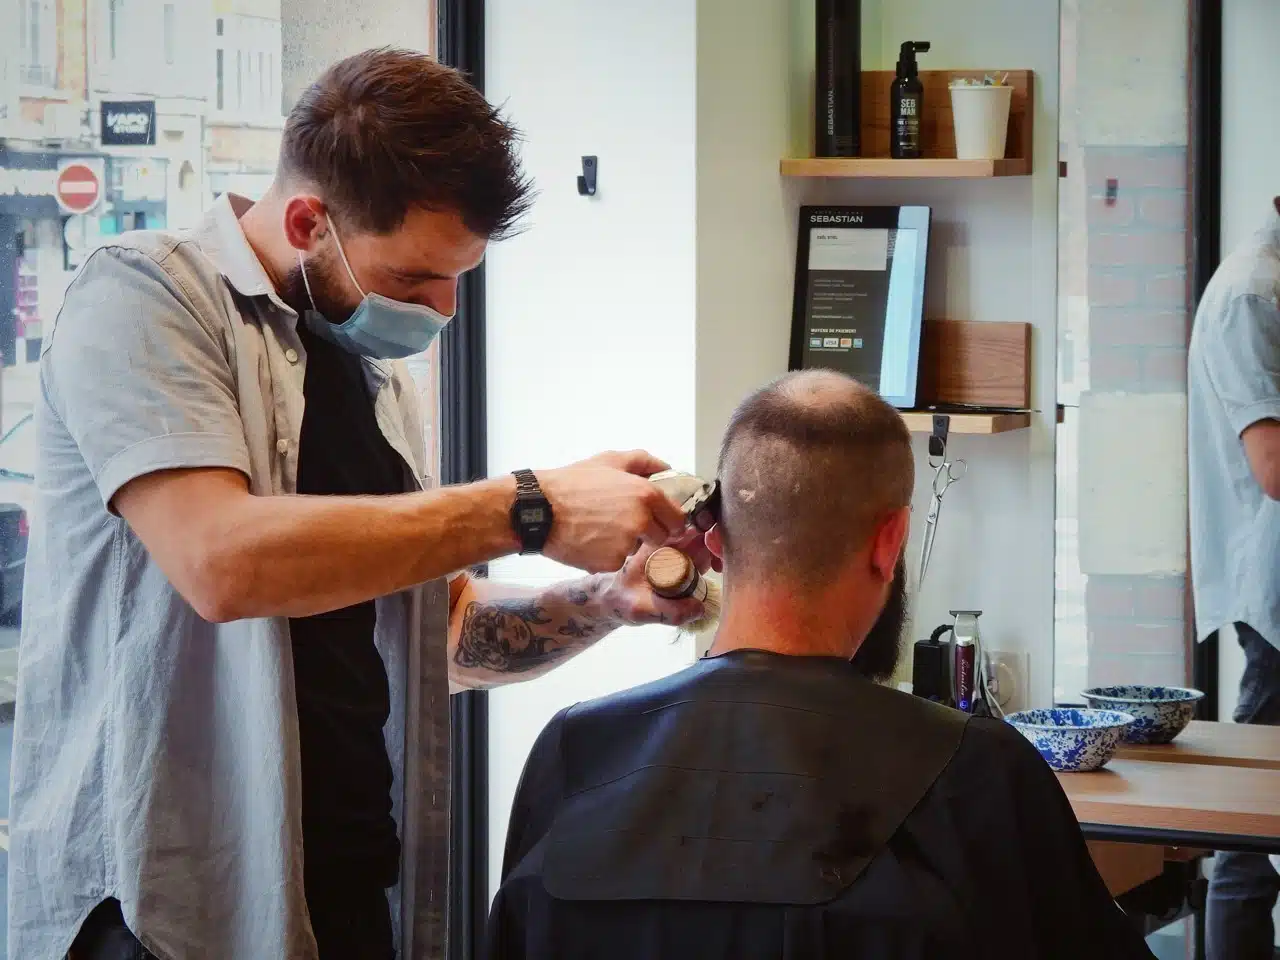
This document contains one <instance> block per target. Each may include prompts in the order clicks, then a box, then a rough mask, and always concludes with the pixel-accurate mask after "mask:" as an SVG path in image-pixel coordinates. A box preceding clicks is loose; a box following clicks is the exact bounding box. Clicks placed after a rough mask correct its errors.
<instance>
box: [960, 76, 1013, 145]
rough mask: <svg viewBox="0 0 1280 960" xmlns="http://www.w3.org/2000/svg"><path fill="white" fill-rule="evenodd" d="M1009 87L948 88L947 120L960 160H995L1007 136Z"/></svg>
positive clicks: (1011, 94) (1010, 88)
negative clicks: (950, 118) (949, 92)
mask: <svg viewBox="0 0 1280 960" xmlns="http://www.w3.org/2000/svg"><path fill="white" fill-rule="evenodd" d="M1012 96H1013V87H1009V86H1001V87H996V86H985V87H952V88H951V116H952V121H953V125H954V127H955V132H956V157H957V159H960V160H999V159H1001V158H1003V157H1004V147H1005V140H1006V138H1007V137H1008V134H1009V101H1010V99H1011V98H1012Z"/></svg>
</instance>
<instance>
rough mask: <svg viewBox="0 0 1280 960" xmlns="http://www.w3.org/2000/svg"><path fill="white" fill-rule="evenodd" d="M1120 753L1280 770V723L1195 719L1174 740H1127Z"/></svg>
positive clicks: (1121, 755)
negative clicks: (1152, 742)
mask: <svg viewBox="0 0 1280 960" xmlns="http://www.w3.org/2000/svg"><path fill="white" fill-rule="evenodd" d="M1116 757H1117V758H1119V759H1124V760H1152V761H1155V762H1160V763H1201V764H1208V765H1213V766H1225V767H1259V768H1262V769H1267V770H1280V727H1264V726H1256V725H1254V724H1248V723H1211V722H1209V721H1207V720H1192V721H1191V723H1189V724H1187V729H1185V730H1183V731H1182V733H1181V734H1179V735H1178V738H1177V739H1176V740H1174V741H1173V743H1167V744H1162V745H1152V744H1137V743H1125V744H1121V746H1120V749H1119V750H1118V751H1116Z"/></svg>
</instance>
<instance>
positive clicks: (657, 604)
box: [600, 542, 702, 627]
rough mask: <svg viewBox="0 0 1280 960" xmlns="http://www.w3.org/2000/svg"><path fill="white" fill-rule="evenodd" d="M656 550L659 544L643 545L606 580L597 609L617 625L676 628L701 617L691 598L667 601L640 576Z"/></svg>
mask: <svg viewBox="0 0 1280 960" xmlns="http://www.w3.org/2000/svg"><path fill="white" fill-rule="evenodd" d="M675 545H676V543H675V542H672V543H669V544H667V546H675ZM660 546H663V544H645V545H644V546H642V547H641V548H640V549H639V550H638V551H636V552H635V553H634V554H632V555H631V556H630V557H628V558H627V562H626V563H624V564H623V565H622V569H621V570H619V571H618V572H617V573H613V574H610V575H608V577H607V578H606V581H605V583H606V585H605V588H604V590H603V591H602V592H601V594H600V606H601V607H603V608H604V610H605V611H606V612H607V613H608V614H609V615H611V616H612V617H613V618H614V619H615V620H617V621H619V622H620V623H629V624H640V623H666V624H670V625H672V626H677V627H678V626H681V625H682V624H686V623H691V622H692V621H694V620H697V619H698V618H699V617H700V616H702V601H700V600H694V599H692V598H691V597H686V598H685V599H683V600H668V599H666V598H665V597H660V596H658V595H657V594H656V593H654V592H653V588H652V587H651V586H649V581H648V580H647V579H646V578H645V575H644V565H645V561H646V560H648V559H649V555H650V554H651V553H653V551H655V550H657V549H658V547H660Z"/></svg>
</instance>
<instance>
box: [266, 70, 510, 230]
mask: <svg viewBox="0 0 1280 960" xmlns="http://www.w3.org/2000/svg"><path fill="white" fill-rule="evenodd" d="M517 140H518V134H517V132H516V130H515V128H514V127H512V126H511V125H510V124H509V123H507V122H506V121H505V120H504V119H502V117H501V116H500V115H499V113H498V111H497V110H496V109H495V108H494V107H492V106H491V105H490V104H489V103H488V101H486V100H485V98H484V97H483V96H482V95H481V94H480V92H479V91H478V90H476V89H475V87H473V86H472V85H471V84H470V83H469V82H468V81H467V79H466V78H465V77H464V76H463V75H462V74H461V73H459V72H458V71H456V70H454V69H452V68H450V67H446V66H444V65H443V64H441V63H438V62H437V61H435V60H433V59H432V58H431V57H429V56H427V55H426V54H422V53H416V52H414V51H411V50H399V49H395V48H381V49H376V50H366V51H364V52H363V53H358V54H355V55H354V56H351V57H347V58H346V59H345V60H340V61H339V62H337V63H335V64H334V65H333V66H331V67H330V68H329V69H328V70H326V71H325V72H324V74H323V75H322V76H321V77H320V79H318V80H317V81H316V82H315V83H313V84H312V85H311V86H310V87H309V88H308V89H307V91H306V92H305V93H303V94H302V96H301V97H300V98H299V99H298V102H297V104H295V105H294V108H293V109H292V110H291V111H290V112H289V119H288V120H287V121H286V123H285V128H284V138H283V141H282V143H281V148H280V174H281V178H282V179H284V180H286V181H301V182H305V183H307V184H310V185H312V186H314V187H315V189H316V190H317V192H318V193H319V194H320V195H321V196H322V197H323V198H324V200H325V202H326V203H327V204H329V205H330V207H331V208H332V209H333V212H334V213H335V215H336V216H335V218H336V219H341V220H344V221H346V222H348V223H350V224H352V225H354V226H355V227H356V229H358V230H363V231H368V232H372V233H380V234H386V233H391V232H393V231H394V230H396V229H397V228H398V227H399V226H400V225H401V223H403V222H404V218H405V214H406V213H407V212H408V210H409V209H410V208H413V207H418V208H421V209H424V210H431V211H440V212H452V213H456V214H457V215H458V216H459V217H461V219H462V222H463V223H464V224H465V225H466V227H467V229H468V230H470V231H471V232H472V233H474V234H476V235H477V236H480V237H484V238H486V239H490V240H497V239H500V238H502V237H504V236H506V235H508V234H509V233H510V232H511V230H512V228H513V227H514V225H515V223H516V221H517V220H519V218H520V216H521V215H522V214H523V213H524V212H525V211H526V210H527V209H528V207H529V204H530V202H531V199H532V191H531V186H530V184H529V182H528V180H526V179H525V177H524V175H523V173H522V172H521V169H520V162H519V159H518V157H517V156H516V152H515V145H516V142H517Z"/></svg>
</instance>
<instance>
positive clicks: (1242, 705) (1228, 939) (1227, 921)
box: [1205, 623, 1280, 960]
mask: <svg viewBox="0 0 1280 960" xmlns="http://www.w3.org/2000/svg"><path fill="white" fill-rule="evenodd" d="M1236 633H1237V635H1238V636H1239V638H1240V646H1241V647H1243V648H1244V656H1245V668H1244V677H1243V678H1242V679H1241V681H1240V701H1239V704H1238V705H1237V706H1236V712H1235V721H1236V723H1262V724H1266V725H1268V726H1280V650H1277V649H1276V648H1275V647H1273V646H1272V645H1271V644H1269V643H1268V642H1267V641H1266V640H1265V639H1263V637H1262V636H1261V635H1260V634H1259V633H1258V632H1257V631H1256V630H1254V629H1253V628H1252V627H1250V626H1248V625H1247V624H1243V623H1238V624H1236ZM1277 895H1280V876H1277V874H1276V871H1275V870H1274V869H1273V868H1272V866H1271V861H1270V860H1268V859H1267V858H1266V857H1265V856H1263V855H1262V854H1256V853H1219V854H1218V856H1217V858H1216V859H1215V861H1214V867H1213V879H1212V880H1211V881H1210V883H1209V903H1208V907H1207V915H1206V917H1205V923H1206V926H1205V948H1206V952H1207V954H1208V957H1209V960H1271V958H1272V957H1273V956H1274V953H1273V951H1274V950H1275V946H1274V944H1275V936H1276V934H1275V929H1274V927H1273V924H1272V922H1271V911H1272V910H1273V909H1274V908H1275V905H1276V897H1277Z"/></svg>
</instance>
